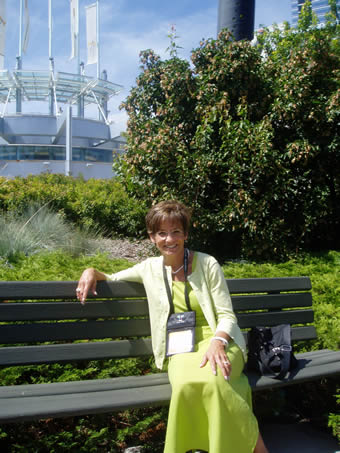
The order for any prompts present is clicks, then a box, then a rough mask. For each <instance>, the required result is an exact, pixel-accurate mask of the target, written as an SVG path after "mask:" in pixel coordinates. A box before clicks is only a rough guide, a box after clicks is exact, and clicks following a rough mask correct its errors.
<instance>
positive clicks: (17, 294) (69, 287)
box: [0, 281, 146, 300]
mask: <svg viewBox="0 0 340 453" xmlns="http://www.w3.org/2000/svg"><path fill="white" fill-rule="evenodd" d="M77 284H78V283H77V282H76V281H68V282H60V281H55V282H35V281H34V282H33V281H32V282H31V281H27V282H1V291H0V300H28V299H52V298H53V299H74V298H75V294H76V288H77ZM97 290H98V294H99V296H100V297H103V298H115V297H117V298H125V297H145V295H146V294H145V290H144V287H143V285H141V284H140V283H133V282H114V283H113V282H108V281H102V282H98V286H97ZM93 297H94V296H93V295H92V294H90V295H89V298H93Z"/></svg>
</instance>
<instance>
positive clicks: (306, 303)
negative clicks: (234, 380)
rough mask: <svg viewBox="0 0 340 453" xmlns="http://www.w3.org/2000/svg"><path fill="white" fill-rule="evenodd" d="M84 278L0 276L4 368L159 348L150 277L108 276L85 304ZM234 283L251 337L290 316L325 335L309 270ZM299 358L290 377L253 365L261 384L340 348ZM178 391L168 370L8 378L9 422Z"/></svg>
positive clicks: (135, 403) (323, 369)
mask: <svg viewBox="0 0 340 453" xmlns="http://www.w3.org/2000/svg"><path fill="white" fill-rule="evenodd" d="M76 285H77V282H61V281H57V282H29V281H27V282H0V345H1V347H0V366H1V367H11V366H18V365H27V364H36V365H38V364H51V363H65V362H69V363H72V362H77V361H88V360H101V359H112V358H130V357H138V356H150V355H151V354H152V350H151V340H150V327H149V320H148V306H147V301H146V297H145V292H144V288H143V286H142V285H139V284H133V283H127V282H114V283H113V282H99V284H98V297H96V298H90V300H89V301H88V302H87V303H86V305H85V306H82V305H81V304H80V303H79V302H77V301H76V299H75V289H76ZM228 285H229V288H230V292H231V294H232V300H233V305H234V309H235V312H236V314H237V317H238V321H239V325H240V327H241V328H242V329H245V336H246V335H247V333H246V329H247V328H250V327H252V326H255V325H264V326H274V325H278V324H282V323H289V324H291V325H292V339H293V341H294V342H299V341H303V342H306V341H308V342H309V341H311V340H313V339H315V338H316V330H315V327H314V325H313V321H314V313H313V309H312V295H311V292H310V290H311V283H310V279H309V278H307V277H297V278H293V277H289V278H254V279H235V280H233V279H232V280H228ZM104 339H105V340H106V341H104ZM79 340H85V341H79ZM89 340H90V341H89ZM297 358H298V359H299V366H298V368H296V369H295V370H294V371H293V372H291V373H290V374H289V376H288V377H287V378H286V379H284V380H275V379H272V378H268V377H260V376H258V375H256V373H252V372H247V374H248V377H249V381H250V384H251V386H252V388H253V390H254V391H258V390H262V389H267V388H275V387H280V386H287V385H291V384H294V383H301V382H304V381H310V380H314V379H320V378H322V377H326V376H332V375H335V374H338V373H340V351H330V350H322V351H313V352H307V353H303V354H298V355H297ZM170 395H171V389H170V385H169V381H168V376H167V373H154V374H147V375H142V376H127V377H117V378H110V379H93V380H83V381H75V382H54V383H47V384H27V385H12V386H0V423H9V422H22V421H25V420H34V419H41V418H49V417H65V416H74V415H85V414H98V413H110V412H114V411H121V410H125V409H129V408H136V407H143V406H161V405H165V404H168V402H169V399H170Z"/></svg>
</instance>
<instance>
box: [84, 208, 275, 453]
mask: <svg viewBox="0 0 340 453" xmlns="http://www.w3.org/2000/svg"><path fill="white" fill-rule="evenodd" d="M190 217H191V215H190V210H189V209H188V208H187V207H186V206H184V205H183V204H182V203H179V202H177V201H163V202H161V203H158V204H157V205H155V206H154V207H152V208H151V209H150V211H149V212H148V214H147V216H146V226H147V231H148V234H149V237H150V239H151V241H152V242H153V243H154V244H155V245H156V247H157V248H158V250H159V251H160V254H161V256H160V257H155V258H148V259H146V260H145V261H143V262H142V263H139V264H136V265H135V266H133V267H131V268H129V269H126V270H123V271H121V272H118V273H116V274H112V275H107V274H104V273H102V272H100V271H98V270H96V269H94V268H89V269H86V270H85V271H84V272H83V274H82V276H81V278H80V280H79V283H78V287H77V298H78V300H79V301H80V302H81V303H84V302H85V300H86V298H87V295H88V292H89V291H92V292H93V293H94V294H96V283H97V281H98V280H105V279H108V280H125V281H134V282H139V283H143V285H144V287H145V291H146V294H147V298H148V304H149V312H150V323H151V339H152V347H153V353H154V356H155V362H156V365H157V367H158V368H160V369H162V368H163V367H164V366H165V365H167V366H168V373H169V379H170V383H171V387H172V397H171V402H170V409H169V419H168V425H167V433H166V440H165V448H164V453H185V452H189V451H191V450H193V451H196V450H202V451H207V452H210V453H253V452H255V453H268V450H267V449H266V447H265V445H264V443H263V440H262V437H261V435H260V433H259V429H258V424H257V420H256V418H255V416H254V414H253V412H252V403H251V389H250V386H249V384H248V380H247V377H246V376H245V375H244V374H243V372H242V371H243V367H244V364H245V360H246V345H245V341H244V338H243V335H242V333H241V330H240V328H239V327H238V325H237V320H236V317H235V314H234V312H233V309H232V304H231V298H230V295H229V290H228V287H227V284H226V281H225V278H224V275H223V272H222V269H221V267H220V266H219V264H218V263H217V261H216V260H215V259H214V258H213V257H212V256H209V255H207V254H204V253H201V252H196V251H195V252H194V251H192V250H188V249H187V248H186V247H185V241H186V240H187V239H188V233H189V224H190ZM208 362H209V364H208Z"/></svg>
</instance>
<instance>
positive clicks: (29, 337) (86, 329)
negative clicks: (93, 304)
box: [0, 319, 150, 344]
mask: <svg viewBox="0 0 340 453" xmlns="http://www.w3.org/2000/svg"><path fill="white" fill-rule="evenodd" d="M148 335H150V323H149V320H148V319H129V320H125V319H122V320H115V321H88V322H59V323H53V322H52V323H35V324H34V328H32V324H12V325H2V326H1V329H0V344H1V343H3V344H13V343H26V342H27V343H35V342H37V343H38V342H45V341H69V340H88V339H103V338H118V337H128V336H131V337H140V336H148Z"/></svg>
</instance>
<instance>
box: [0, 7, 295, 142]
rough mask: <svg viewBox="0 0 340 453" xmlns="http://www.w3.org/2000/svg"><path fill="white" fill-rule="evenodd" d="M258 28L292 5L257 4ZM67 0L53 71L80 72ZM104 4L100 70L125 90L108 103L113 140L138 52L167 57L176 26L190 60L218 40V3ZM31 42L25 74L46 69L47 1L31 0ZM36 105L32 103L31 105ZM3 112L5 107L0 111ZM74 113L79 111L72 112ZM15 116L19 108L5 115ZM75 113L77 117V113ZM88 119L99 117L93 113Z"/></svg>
mask: <svg viewBox="0 0 340 453" xmlns="http://www.w3.org/2000/svg"><path fill="white" fill-rule="evenodd" d="M255 1H256V7H255V29H257V28H259V27H260V26H262V25H264V26H269V25H271V24H273V23H281V22H282V21H285V20H286V21H288V22H290V21H291V0H255ZM92 3H94V0H79V14H80V26H79V27H80V32H79V36H80V38H79V39H80V60H81V61H84V62H85V63H86V59H87V55H86V24H85V6H88V5H90V4H92ZM69 5H70V4H69V0H52V15H53V34H52V55H53V58H54V62H55V71H62V72H69V73H77V72H78V68H77V60H76V59H74V60H70V59H69V57H70V54H71V38H70V6H69ZM99 5H100V68H101V70H103V69H106V71H107V74H108V80H109V81H110V82H114V83H117V84H119V85H122V86H123V87H124V89H123V90H122V91H121V92H120V93H119V94H118V95H116V96H114V97H113V98H111V99H110V101H109V106H108V107H109V110H110V113H109V119H110V120H111V122H112V123H111V134H112V136H113V137H114V136H116V135H119V134H120V132H122V131H124V130H125V129H126V120H127V116H126V113H125V112H124V111H123V110H119V105H120V104H121V102H122V101H123V100H124V99H126V97H127V96H128V94H129V91H130V89H131V87H132V86H134V85H135V81H136V78H137V76H138V74H139V73H140V61H139V53H140V51H141V50H145V49H153V50H154V51H155V52H156V53H157V54H158V55H160V56H161V57H163V58H166V57H167V56H169V54H168V53H166V49H167V48H168V47H169V37H168V35H169V33H170V29H171V27H172V26H174V27H175V29H176V35H177V36H178V39H177V41H176V42H177V44H178V46H180V47H181V49H180V50H179V51H178V55H179V56H180V57H182V58H185V59H190V54H191V50H192V49H195V48H197V47H198V46H199V42H200V41H201V40H202V39H203V38H204V39H209V38H216V33H217V13H218V0H99ZM19 6H20V0H7V16H6V17H7V21H6V22H7V26H6V47H5V69H8V70H9V71H10V72H11V71H12V70H13V69H15V65H16V56H17V55H18V52H19V50H18V48H19V11H20V8H19ZM28 6H29V14H30V38H29V44H28V48H27V52H26V54H23V61H22V64H23V69H25V70H48V69H49V55H48V0H28ZM85 74H86V75H88V76H92V77H96V74H97V66H96V65H93V64H92V65H85ZM33 104H34V103H33ZM33 104H32V103H30V104H24V105H23V109H22V110H23V113H28V112H34V111H37V109H38V110H39V111H41V110H42V109H43V110H44V111H41V113H48V103H46V106H45V105H43V106H41V105H40V104H39V105H38V106H34V105H33ZM0 108H1V110H2V108H3V107H2V106H0ZM74 110H75V113H76V108H75V109H74ZM14 111H15V103H11V104H10V105H9V106H8V109H7V112H8V113H10V112H14ZM75 113H74V114H75ZM85 115H86V116H89V117H93V118H95V117H96V116H97V112H96V111H95V110H94V109H89V110H88V111H85Z"/></svg>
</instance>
